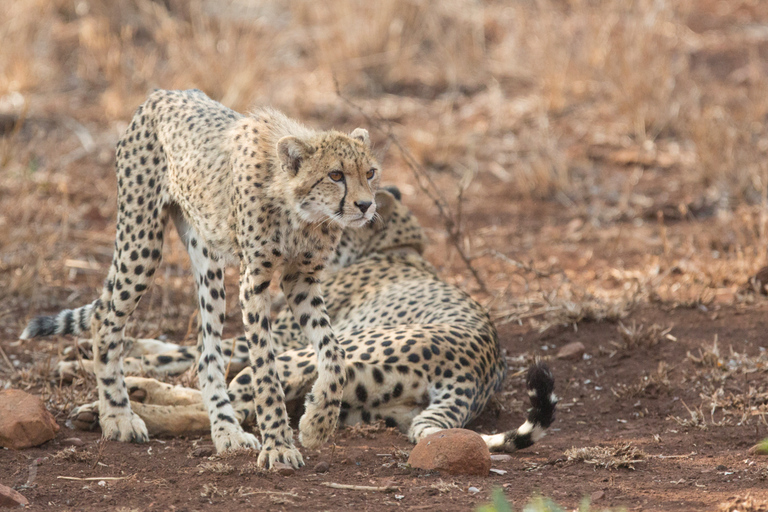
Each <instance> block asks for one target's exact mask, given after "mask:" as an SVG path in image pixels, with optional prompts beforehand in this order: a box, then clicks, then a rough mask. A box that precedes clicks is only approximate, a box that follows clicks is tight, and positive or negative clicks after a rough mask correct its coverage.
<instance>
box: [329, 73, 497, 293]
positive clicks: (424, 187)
mask: <svg viewBox="0 0 768 512" xmlns="http://www.w3.org/2000/svg"><path fill="white" fill-rule="evenodd" d="M333 83H334V87H335V89H336V95H337V96H338V97H339V98H340V99H341V100H342V101H343V102H344V103H346V104H347V105H349V106H350V107H352V108H353V109H355V110H356V111H357V112H359V113H360V115H362V116H363V117H364V118H365V120H366V122H367V123H368V125H369V126H371V127H373V128H375V129H376V130H378V131H379V132H381V133H383V134H384V136H385V137H386V138H387V142H389V143H391V144H392V145H394V146H395V147H396V148H397V150H398V151H399V152H400V156H402V158H403V160H404V161H405V163H406V166H407V167H408V169H409V170H410V171H411V174H412V175H413V177H414V179H415V180H416V184H417V185H418V187H419V189H421V191H422V192H423V193H424V194H426V195H427V197H429V199H430V200H431V201H432V202H433V203H434V205H435V206H436V207H437V211H438V214H439V216H440V219H441V220H442V221H443V225H444V226H445V230H446V231H447V232H448V238H449V239H450V241H451V244H452V245H453V247H454V248H455V249H456V251H457V252H458V253H459V257H460V258H461V259H462V261H463V262H464V265H465V266H466V267H467V269H468V270H469V271H470V272H471V273H472V277H474V279H475V281H476V282H477V284H478V285H479V286H480V289H481V291H482V292H483V293H490V292H489V291H488V287H487V286H486V284H485V281H484V280H483V279H482V278H481V277H480V274H479V272H478V271H477V269H476V268H475V267H474V266H473V265H472V258H471V257H470V256H469V255H467V253H466V252H465V251H464V248H463V247H462V246H461V227H460V222H458V221H457V219H456V218H454V216H453V215H451V213H450V211H449V208H448V202H447V201H446V200H445V198H444V197H443V195H442V193H441V192H440V189H439V188H438V187H437V185H436V184H435V182H434V181H433V180H432V177H431V176H430V174H429V172H427V170H426V169H424V167H423V166H422V165H421V164H419V163H418V162H417V161H416V158H415V157H414V156H413V155H412V154H411V152H410V151H408V149H407V148H406V147H405V146H403V144H402V143H401V142H400V139H399V138H398V137H397V136H396V135H395V133H394V129H393V128H392V122H391V121H389V120H388V119H384V118H383V117H381V116H380V115H379V114H374V115H370V114H368V113H367V112H366V111H365V110H364V109H363V108H362V107H361V106H360V105H358V104H357V103H355V102H354V101H352V100H351V99H349V98H348V97H347V96H345V95H344V94H343V93H342V92H341V89H340V87H339V82H338V80H337V79H336V77H335V76H334V77H333ZM462 194H463V191H462ZM462 194H460V196H459V200H461V199H462Z"/></svg>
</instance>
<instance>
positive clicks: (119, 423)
mask: <svg viewBox="0 0 768 512" xmlns="http://www.w3.org/2000/svg"><path fill="white" fill-rule="evenodd" d="M99 423H101V437H103V438H105V439H109V440H110V441H121V442H131V443H146V442H148V441H149V434H148V433H147V426H146V425H145V424H144V420H142V419H141V418H140V417H139V415H138V414H136V413H135V412H133V411H131V410H130V409H129V410H128V411H127V412H124V413H121V414H113V415H109V416H107V417H104V415H101V417H100V418H99Z"/></svg>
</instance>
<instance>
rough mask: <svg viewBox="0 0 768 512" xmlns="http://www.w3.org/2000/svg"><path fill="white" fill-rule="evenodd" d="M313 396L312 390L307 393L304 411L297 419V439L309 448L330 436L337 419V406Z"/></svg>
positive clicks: (314, 446) (317, 446)
mask: <svg viewBox="0 0 768 512" xmlns="http://www.w3.org/2000/svg"><path fill="white" fill-rule="evenodd" d="M315 396H316V395H315V393H314V390H313V392H312V393H308V394H307V400H306V403H305V412H304V415H303V416H302V417H301V420H300V421H299V441H300V442H301V444H302V446H304V447H306V448H309V449H311V450H315V449H317V448H319V447H320V446H321V445H322V444H323V443H324V442H326V441H328V440H329V439H330V438H331V436H332V435H333V433H334V432H335V431H336V424H337V423H338V421H339V406H338V405H336V406H335V407H334V406H333V404H332V403H330V402H329V401H327V400H322V401H321V400H317V399H316V398H315ZM338 403H339V401H337V402H336V404H338Z"/></svg>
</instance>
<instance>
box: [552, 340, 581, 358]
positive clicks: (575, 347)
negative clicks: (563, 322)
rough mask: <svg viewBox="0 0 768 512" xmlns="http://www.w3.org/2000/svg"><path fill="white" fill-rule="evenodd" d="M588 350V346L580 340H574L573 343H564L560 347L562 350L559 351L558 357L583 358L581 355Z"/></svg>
mask: <svg viewBox="0 0 768 512" xmlns="http://www.w3.org/2000/svg"><path fill="white" fill-rule="evenodd" d="M586 351H587V347H585V346H584V344H583V343H582V342H580V341H572V342H571V343H568V344H567V345H563V346H562V347H560V350H559V351H558V352H557V358H558V359H581V356H583V355H584V352H586Z"/></svg>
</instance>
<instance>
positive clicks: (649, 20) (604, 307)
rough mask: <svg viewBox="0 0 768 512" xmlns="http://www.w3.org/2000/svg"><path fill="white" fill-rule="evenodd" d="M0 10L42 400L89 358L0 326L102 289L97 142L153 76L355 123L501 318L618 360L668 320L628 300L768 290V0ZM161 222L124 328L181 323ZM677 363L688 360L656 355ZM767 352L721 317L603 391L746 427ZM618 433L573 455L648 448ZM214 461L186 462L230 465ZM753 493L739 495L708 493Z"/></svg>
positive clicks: (168, 0) (609, 457)
mask: <svg viewBox="0 0 768 512" xmlns="http://www.w3.org/2000/svg"><path fill="white" fill-rule="evenodd" d="M0 11H2V12H0V40H2V44H3V50H2V52H0V341H2V344H0V388H2V387H3V385H11V384H12V385H14V386H17V387H24V388H27V389H35V390H37V391H39V392H41V393H42V394H43V395H45V396H46V397H48V398H49V401H50V404H51V405H52V407H53V408H54V409H55V410H57V411H59V413H60V414H64V413H65V412H66V411H68V410H69V409H70V408H71V406H72V405H74V404H75V403H78V402H82V401H84V400H86V399H90V398H91V397H92V396H93V395H92V392H93V391H92V390H93V387H92V385H93V382H92V381H91V380H90V379H89V378H88V377H83V378H80V379H76V380H75V381H74V382H73V384H72V385H68V386H63V385H62V383H60V382H51V380H50V368H51V364H52V361H54V360H55V358H57V357H60V356H61V355H62V353H63V351H64V346H63V345H62V344H63V343H64V342H63V341H56V342H53V343H52V344H51V345H48V346H47V350H39V351H36V352H35V353H32V354H29V355H28V358H27V359H28V360H27V361H24V362H22V363H20V361H19V360H18V359H16V358H15V357H14V359H13V360H12V359H11V358H9V357H8V355H7V354H6V352H5V350H2V349H3V347H5V348H6V349H8V348H9V347H10V348H16V347H18V345H16V344H15V340H16V336H17V335H18V333H19V332H20V331H21V329H22V327H23V325H24V323H25V322H26V320H27V319H28V317H29V315H30V314H31V313H33V312H44V311H55V310H58V309H60V308H61V307H63V306H75V305H80V304H83V303H85V302H87V301H90V300H92V299H93V297H95V294H96V293H97V290H98V289H99V287H100V285H101V280H102V279H103V276H104V274H105V272H106V268H107V266H108V265H109V261H110V258H111V251H112V244H113V238H112V236H113V229H114V227H113V219H114V217H115V203H116V200H115V184H114V177H113V170H112V165H113V162H114V149H113V148H114V144H115V142H116V141H117V139H118V137H119V135H120V133H121V131H122V130H123V129H124V127H125V124H126V122H127V121H128V119H129V118H130V116H131V113H132V111H133V110H134V109H135V108H136V106H137V105H139V104H140V103H141V102H142V101H143V99H144V97H145V96H146V95H147V93H148V92H149V91H150V90H152V89H153V88H192V87H195V88H199V89H202V90H203V91H204V92H206V93H207V94H208V95H210V96H211V97H213V98H215V99H217V100H219V101H221V102H223V103H224V104H226V105H228V106H230V107H232V108H234V109H237V110H240V111H246V110H248V109H249V108H251V107H252V106H254V105H260V104H270V105H273V106H275V107H277V108H280V109H282V110H284V111H285V112H287V113H288V114H290V115H292V116H295V117H298V118H301V119H303V120H305V121H306V122H307V123H309V124H312V125H316V126H319V127H331V126H334V127H338V128H342V129H352V128H354V127H355V126H358V125H367V126H368V127H369V128H370V129H371V131H372V135H373V140H374V144H375V145H376V147H377V150H378V152H379V155H380V156H381V158H382V160H383V163H384V165H385V169H386V171H385V172H386V181H389V182H392V183H396V184H397V185H398V186H399V187H400V188H401V190H402V191H403V193H404V200H405V202H406V203H407V204H408V205H409V206H411V207H412V208H413V209H414V210H415V211H416V212H417V214H418V215H419V216H420V218H422V219H423V223H424V224H425V225H426V226H428V233H429V235H430V237H431V239H432V241H433V242H434V243H433V246H432V248H430V249H429V252H428V254H427V256H428V257H429V258H430V259H432V260H433V261H435V262H436V263H438V264H439V265H438V266H439V269H440V271H441V272H442V274H443V275H444V276H446V278H447V279H449V280H451V281H453V282H455V283H457V284H459V285H461V286H463V287H464V288H466V289H468V290H469V291H470V292H471V293H473V295H475V296H476V297H478V298H479V299H480V300H482V301H484V302H485V304H487V305H488V306H489V308H490V309H491V311H492V314H493V316H494V318H495V319H496V320H497V322H498V323H499V324H500V325H503V324H509V323H517V324H519V325H523V326H525V327H526V328H527V327H530V328H531V330H533V331H536V332H541V333H544V332H547V331H551V330H553V328H557V327H558V326H563V325H566V326H568V327H569V328H573V329H578V327H579V325H583V324H584V323H585V322H593V321H607V322H613V323H615V324H616V325H615V327H611V329H612V330H614V332H615V340H616V341H615V342H612V343H611V344H609V345H606V346H600V347H599V353H600V354H601V355H604V356H606V357H608V359H609V360H610V361H614V360H616V359H620V358H622V357H624V356H625V355H626V354H628V353H630V352H632V351H652V350H658V349H659V348H660V347H662V346H664V344H669V343H675V342H676V341H677V338H676V331H675V326H674V324H673V323H672V322H669V323H667V322H666V320H665V321H664V322H663V323H662V324H657V323H648V324H642V323H636V322H635V320H633V319H629V320H628V319H627V317H628V316H629V315H630V314H631V313H632V312H633V311H634V310H636V309H637V308H638V307H648V308H655V310H659V311H671V310H674V309H676V308H695V309H698V310H700V311H702V312H707V314H711V315H712V319H713V320H714V319H716V318H717V315H718V314H719V313H718V308H720V307H731V308H735V309H738V308H744V307H749V306H751V305H754V304H759V303H760V301H763V300H764V299H762V298H761V295H760V292H761V291H763V290H761V288H762V285H764V284H765V283H764V282H763V283H762V284H761V283H760V282H758V281H755V280H754V279H752V280H751V281H750V278H751V277H752V276H754V275H755V273H756V271H757V270H758V269H759V268H760V267H761V266H762V265H765V263H766V261H765V252H766V247H767V246H768V208H767V206H768V123H766V121H765V120H766V118H767V116H768V69H767V68H766V65H765V62H766V61H767V60H766V59H767V58H768V28H766V27H768V3H766V2H761V1H757V0H733V1H729V2H720V1H716V0H681V1H671V0H631V1H610V0H537V1H534V0H522V1H518V2H506V1H502V0H489V1H485V2H477V1H471V0H445V1H440V2H429V1H426V0H388V1H383V2H369V1H364V0H336V1H334V2H328V3H321V2H314V1H310V0H288V1H276V0H268V1H263V2H248V1H246V0H192V1H186V0H118V1H113V2H106V1H96V0H6V1H5V2H4V4H3V9H2V10H0ZM510 219H515V221H516V222H514V223H512V222H510V221H509V220H510ZM169 240H171V243H169V244H167V247H166V249H165V253H164V266H163V269H162V271H161V272H159V273H158V276H157V279H156V284H157V286H155V287H153V288H152V289H151V290H152V291H151V292H150V293H149V294H148V295H147V297H146V298H145V299H144V301H143V303H142V306H141V307H142V310H143V311H142V313H141V315H140V318H141V320H140V321H139V322H136V324H135V325H134V326H132V327H131V328H132V329H133V330H134V332H140V333H141V335H142V336H146V337H150V336H161V335H170V336H176V337H179V335H180V334H181V335H183V334H184V333H187V335H188V336H189V335H190V333H191V332H193V329H190V328H189V326H190V325H191V324H190V321H191V319H190V317H191V315H192V314H193V306H194V301H193V300H192V298H191V281H190V280H189V279H188V277H189V273H188V263H187V261H186V257H185V256H184V252H183V248H182V247H181V245H180V244H179V243H177V240H176V239H175V236H171V237H169ZM228 277H229V280H230V281H231V282H234V274H231V273H229V274H228ZM229 295H230V298H231V300H232V302H231V303H230V307H229V314H230V318H231V319H236V318H237V305H236V304H235V301H236V297H237V294H234V293H230V294H229ZM229 323H230V324H236V322H234V321H230V322H229ZM232 328H233V329H235V328H236V325H235V326H234V327H232ZM614 356H615V359H614ZM22 359H23V358H22ZM524 359H525V358H523V359H521V361H522V360H524ZM29 362H34V363H35V364H34V365H28V364H25V363H29ZM683 362H686V363H689V364H691V365H692V367H693V370H691V371H684V372H682V373H680V374H675V371H674V369H675V367H676V365H678V364H682V363H683ZM521 364H522V363H521ZM654 367H655V369H654ZM766 370H768V362H767V361H766V356H765V353H764V352H761V353H759V354H757V355H755V353H754V351H753V352H750V353H749V354H747V353H739V352H736V351H734V349H733V348H730V346H729V344H728V343H721V344H720V348H718V344H717V340H715V344H714V345H710V346H707V347H702V349H701V351H700V352H697V353H691V354H689V356H688V358H687V359H686V360H684V361H669V362H664V363H663V364H662V363H659V364H658V366H657V367H656V365H655V364H654V366H653V367H649V368H648V369H647V371H646V372H645V373H644V374H643V376H642V378H641V380H640V381H630V382H625V383H622V384H621V385H618V386H616V387H614V388H612V389H611V391H612V394H613V395H614V396H615V397H617V398H619V399H621V400H635V399H637V398H638V397H647V396H658V395H659V394H661V395H662V396H666V394H667V393H668V392H669V389H670V387H671V386H673V384H670V382H671V381H675V382H676V383H675V384H674V385H678V386H679V385H683V386H687V387H689V388H690V389H692V390H694V391H695V392H696V394H697V395H698V396H699V399H698V400H697V402H696V403H688V404H686V405H685V408H686V410H685V411H683V412H684V413H685V414H684V415H670V417H669V420H670V424H675V425H678V426H680V427H681V428H683V427H685V428H692V429H706V428H713V427H716V426H722V425H742V424H743V425H757V424H761V425H765V424H766V420H765V414H766V412H768V383H766V382H765V378H764V375H765V373H766ZM755 428H756V427H755ZM361 432H363V433H365V434H366V435H370V432H369V431H368V430H361ZM361 435H362V434H361ZM755 440H757V439H755ZM622 446H623V447H624V448H622ZM622 446H616V447H613V448H605V449H603V448H600V449H599V450H603V451H605V453H604V454H603V455H599V454H597V452H595V453H591V452H590V453H586V452H584V453H581V452H579V453H576V452H574V453H573V454H572V455H573V458H574V459H580V460H585V461H587V462H590V463H592V464H597V465H603V466H606V467H622V464H623V465H624V466H627V464H624V463H619V462H616V461H624V460H626V461H629V462H628V464H634V463H635V462H637V460H640V459H641V458H642V457H639V455H638V454H641V452H639V451H638V452H634V451H632V450H634V447H631V446H629V445H626V446H625V445H622ZM630 448H631V450H630ZM590 450H591V449H590ZM595 450H597V449H595ZM611 450H613V451H611ZM617 450H618V451H617ZM622 450H623V451H622ZM627 450H629V451H627ZM71 452H72V453H73V451H72V450H68V451H62V452H60V454H59V455H57V456H56V459H57V460H69V458H71V457H72V455H71ZM601 453H602V452H601ZM596 454H597V455H596ZM598 455H599V456H598ZM216 464H217V465H212V464H208V463H205V464H201V465H200V471H204V472H214V473H217V472H226V471H229V465H228V464H223V463H216ZM244 489H247V488H244ZM202 492H203V493H204V494H205V495H206V496H209V497H211V496H216V495H219V494H221V493H219V491H217V490H216V487H215V486H213V487H207V488H205V489H204V490H203V491H202ZM223 492H224V491H222V493H223ZM739 500H740V501H739ZM760 503H762V502H760ZM739 507H741V508H739ZM750 507H752V508H750ZM760 507H764V504H759V503H758V501H757V500H754V499H752V498H750V497H746V498H743V499H742V498H739V499H738V500H737V499H734V501H733V507H732V508H727V510H763V509H764V508H760ZM725 509H726V508H724V510H725Z"/></svg>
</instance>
